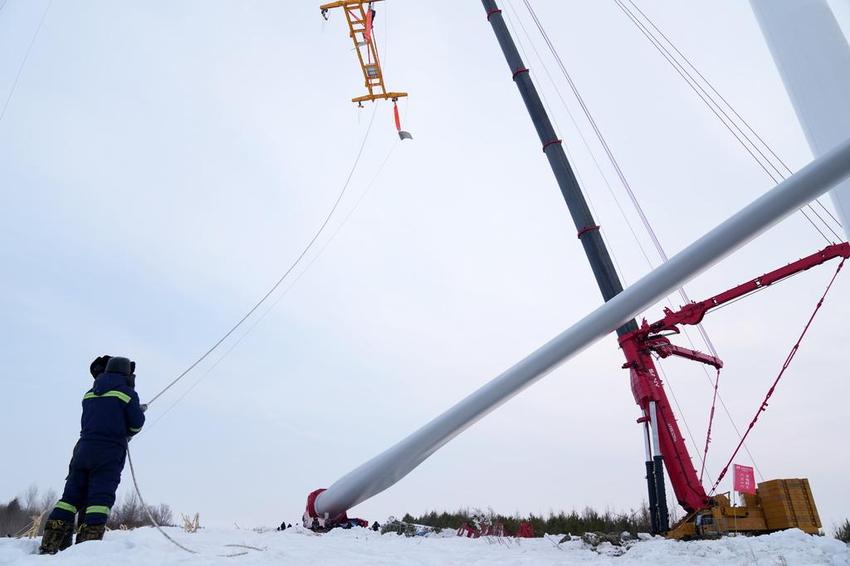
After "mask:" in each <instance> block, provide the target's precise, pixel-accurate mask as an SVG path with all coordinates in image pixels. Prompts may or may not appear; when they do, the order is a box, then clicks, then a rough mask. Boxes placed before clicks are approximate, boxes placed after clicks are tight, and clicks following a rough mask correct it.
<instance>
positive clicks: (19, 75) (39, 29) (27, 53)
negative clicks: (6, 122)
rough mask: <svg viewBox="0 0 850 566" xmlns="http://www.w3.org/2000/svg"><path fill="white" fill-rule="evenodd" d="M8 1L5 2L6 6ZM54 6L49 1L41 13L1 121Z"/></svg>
mask: <svg viewBox="0 0 850 566" xmlns="http://www.w3.org/2000/svg"><path fill="white" fill-rule="evenodd" d="M5 5H6V3H5V2H4V3H3V6H5ZM3 6H0V10H2V9H3ZM51 6H53V0H50V1H49V2H48V3H47V7H45V8H44V12H43V13H42V14H41V19H40V20H39V21H38V27H37V28H35V33H34V34H33V35H32V39H31V40H30V43H29V45H28V46H27V50H26V52H25V53H24V58H23V60H21V64H20V66H19V67H18V72H17V73H16V74H15V80H14V81H12V88H10V89H9V94H8V95H7V96H6V101H5V102H4V103H3V109H2V110H0V122H2V121H3V118H4V117H5V116H6V110H7V109H8V108H9V102H11V100H12V97H13V96H14V95H15V91H16V90H17V89H18V81H20V80H21V74H23V72H24V67H25V66H26V64H27V61H28V60H29V58H30V52H32V46H33V45H35V40H36V39H38V35H39V34H40V33H41V28H42V27H44V20H46V19H47V12H49V11H50V7H51Z"/></svg>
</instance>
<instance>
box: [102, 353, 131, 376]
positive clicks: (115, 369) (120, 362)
mask: <svg viewBox="0 0 850 566" xmlns="http://www.w3.org/2000/svg"><path fill="white" fill-rule="evenodd" d="M135 369H136V364H135V362H131V361H130V360H129V358H121V357H116V358H110V360H109V361H108V362H107V363H106V371H107V372H108V373H119V374H121V375H126V376H130V375H133V370H135Z"/></svg>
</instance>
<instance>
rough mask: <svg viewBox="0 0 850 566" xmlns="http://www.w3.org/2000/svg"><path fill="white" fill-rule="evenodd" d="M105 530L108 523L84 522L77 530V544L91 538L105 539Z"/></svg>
mask: <svg viewBox="0 0 850 566" xmlns="http://www.w3.org/2000/svg"><path fill="white" fill-rule="evenodd" d="M105 532H106V525H87V524H86V523H83V524H82V526H81V527H80V530H79V531H78V532H77V544H80V543H81V542H86V541H89V540H103V534H104V533H105Z"/></svg>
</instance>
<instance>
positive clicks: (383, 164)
mask: <svg viewBox="0 0 850 566" xmlns="http://www.w3.org/2000/svg"><path fill="white" fill-rule="evenodd" d="M400 145H401V141H400V140H399V141H397V142H396V143H394V144H393V146H392V147H391V148H390V150H389V152H387V155H386V156H385V157H384V159H383V161H382V162H381V164H380V165H379V166H378V169H377V170H376V172H375V174H374V175H373V176H372V178H371V180H370V181H369V183H368V184H367V185H366V188H365V189H364V190H363V192H362V193H361V194H360V196H359V197H358V198H357V200H356V201H355V203H354V206H352V207H351V209H350V210H349V211H348V212H347V213H346V215H345V216H344V217H343V219H342V221H341V222H340V223H339V224H338V225H337V226H336V228H334V230H333V232H331V235H330V237H328V238H327V239H326V240H325V242H324V243H323V244H322V245H321V246H320V247H319V251H318V252H317V253H316V254H315V255H313V257H312V258H311V259H310V261H309V262H308V263H307V265H306V266H305V267H304V269H303V270H301V271H300V272H299V273H298V274H297V275H296V276H295V279H293V281H292V283H291V284H290V285H289V286H288V287H286V288H285V289H284V290H283V291H282V292H281V294H280V295H279V296H278V298H277V299H276V300H275V301H274V302H273V303H272V304H271V305H269V307H268V308H267V309H266V310H265V311H264V312H263V313H262V314H261V315H260V316H259V317H258V318H257V319H256V320H255V321H254V323H253V324H252V325H251V326H249V327H248V329H247V330H246V331H245V332H244V333H243V334H242V335H241V336H239V338H237V339H236V340H235V341H234V342H233V344H232V345H231V346H230V347H229V348H228V349H227V350H225V352H224V353H223V354H222V355H221V356H220V357H219V358H218V359H217V360H216V361H215V362H214V363H213V365H212V366H210V367H209V369H207V371H205V372H204V373H203V374H202V375H201V376H200V377H199V378H198V379H197V380H195V382H194V383H192V385H190V386H189V388H188V389H186V390H185V391H184V392H183V393H182V394H181V395H180V396H179V397H178V398H177V399H176V400H175V401H174V402H173V403H172V404H171V405H169V406H168V408H167V409H165V411H163V412H161V413H160V415H159V416H158V417H157V418H156V420H155V421H153V423H151V424H150V425H147V426H146V427H145V430H147V431H148V432H150V430H151V428H153V427H154V426H156V424H157V423H158V422H159V421H161V420H162V419H163V418H165V416H166V415H167V414H168V413H170V412H171V410H172V409H174V407H176V406H177V405H178V404H179V403H180V402H181V401H183V399H185V398H186V396H188V395H189V394H190V393H191V392H192V391H193V390H194V389H195V387H197V386H198V385H199V384H200V383H201V381H203V380H204V379H205V378H206V377H207V376H208V375H210V374H211V373H212V372H213V371H214V370H215V368H217V367H218V365H219V364H220V363H221V362H223V361H224V359H225V358H226V357H227V356H229V355H230V353H231V352H233V350H235V349H236V348H237V346H239V344H241V343H242V341H243V340H244V339H245V338H246V337H247V336H248V335H249V334H250V333H251V332H253V330H254V329H255V328H257V326H259V325H260V323H262V322H263V320H265V319H266V317H267V316H268V315H269V314H270V313H271V312H272V311H273V310H274V308H275V307H276V306H277V305H278V304H280V302H281V301H282V300H283V299H284V298H285V297H286V295H287V294H288V293H289V291H291V290H292V288H293V287H295V285H296V284H297V283H298V281H300V280H301V278H302V277H303V276H304V274H305V273H307V271H308V270H309V269H310V267H311V266H312V265H313V264H314V263H315V262H316V261H317V260H318V259H319V258H320V257H321V256H322V254H323V253H324V252H325V250H326V249H327V248H328V246H329V245H330V244H331V242H333V241H334V239H336V237H337V235H339V233H340V231H341V230H342V229H343V227H344V226H345V225H346V224H347V223H348V221H349V219H350V218H351V217H352V216H353V215H354V213H355V212H356V211H357V209H358V208H359V207H360V204H361V203H362V202H363V200H364V199H365V198H366V196H367V195H368V194H369V192H370V191H371V189H372V187H373V186H374V184H375V182H376V181H377V180H378V177H380V175H381V173H382V172H383V170H384V168H385V167H386V165H387V162H389V160H390V157H392V155H393V153H395V150H396V148H398V147H399V146H400Z"/></svg>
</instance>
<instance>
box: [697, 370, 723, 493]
mask: <svg viewBox="0 0 850 566" xmlns="http://www.w3.org/2000/svg"><path fill="white" fill-rule="evenodd" d="M719 386H720V368H718V369H717V377H715V378H714V397H713V398H712V400H711V411H710V412H709V414H708V430H707V431H706V433H705V448H704V449H703V451H702V467H700V470H699V483H702V477H703V474H704V473H705V461H706V460H707V459H708V445H709V444H710V443H711V427H712V425H713V424H714V409H715V407H717V388H718V387H719Z"/></svg>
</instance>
